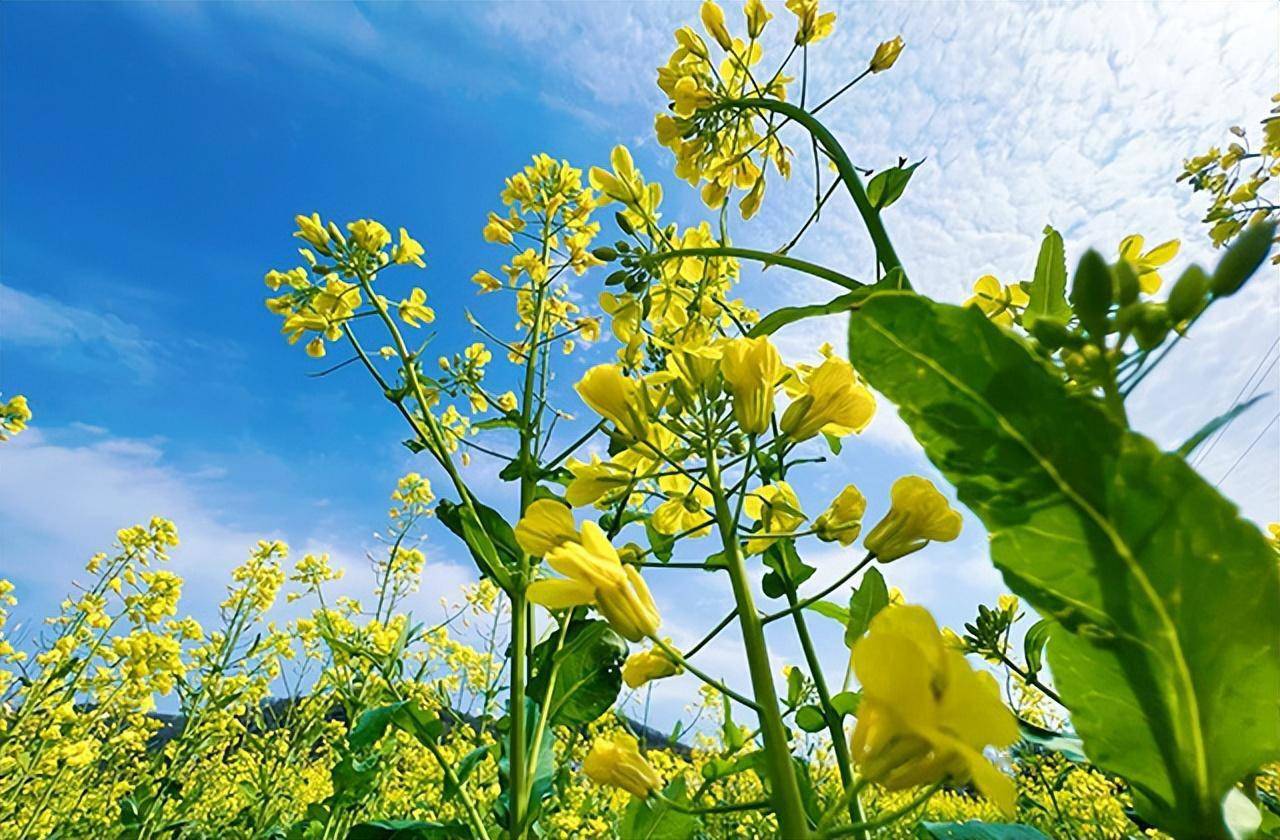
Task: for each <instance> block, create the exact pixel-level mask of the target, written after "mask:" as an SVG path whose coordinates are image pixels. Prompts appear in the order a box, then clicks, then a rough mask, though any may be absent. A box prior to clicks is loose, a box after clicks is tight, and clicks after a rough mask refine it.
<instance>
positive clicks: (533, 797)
mask: <svg viewBox="0 0 1280 840" xmlns="http://www.w3.org/2000/svg"><path fill="white" fill-rule="evenodd" d="M538 714H539V709H538V704H537V703H536V702H534V700H533V698H531V697H527V696H526V697H525V698H524V719H525V721H526V722H527V724H528V725H527V726H526V727H525V744H524V750H525V755H531V754H532V753H533V752H534V750H531V749H530V747H531V746H533V738H534V729H535V725H534V721H537V719H538ZM503 720H504V721H506V722H508V723H509V722H510V718H504V719H503ZM555 740H556V736H555V730H554V729H552V728H551V727H550V726H548V727H545V728H544V729H543V730H542V742H541V743H540V744H539V745H538V749H537V767H536V768H535V769H533V770H532V771H529V768H528V765H526V772H532V774H533V784H532V785H531V786H530V797H529V806H530V813H531V814H536V813H537V811H538V810H539V809H540V808H541V807H542V800H544V799H546V798H547V797H548V796H550V795H551V791H552V780H553V779H554V778H555V774H556V754H555ZM498 743H499V748H500V749H501V754H500V755H499V756H498V782H499V784H500V785H501V787H502V792H501V793H500V794H498V798H497V799H496V800H495V801H494V803H493V813H494V816H495V817H496V818H497V821H498V822H499V823H500V824H503V825H505V824H507V823H508V821H509V820H510V815H511V810H510V809H511V728H510V726H508V727H507V728H506V731H505V732H504V733H503V736H502V740H501V741H499V742H498Z"/></svg>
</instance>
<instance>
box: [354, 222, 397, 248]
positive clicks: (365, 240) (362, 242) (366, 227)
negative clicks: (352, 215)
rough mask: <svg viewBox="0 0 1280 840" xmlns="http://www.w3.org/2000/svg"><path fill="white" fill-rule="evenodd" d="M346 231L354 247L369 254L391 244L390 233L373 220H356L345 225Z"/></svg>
mask: <svg viewBox="0 0 1280 840" xmlns="http://www.w3.org/2000/svg"><path fill="white" fill-rule="evenodd" d="M347 231H348V232H349V233H350V234H351V238H352V239H353V240H354V241H355V243H356V245H357V246H358V247H360V248H363V249H364V250H365V251H367V252H369V253H370V254H376V253H378V252H379V251H381V250H382V249H383V248H385V247H387V246H388V245H390V244H391V231H389V230H387V229H386V228H385V227H383V226H382V224H381V223H380V222H375V221H374V220H373V219H357V220H355V221H354V222H348V223H347Z"/></svg>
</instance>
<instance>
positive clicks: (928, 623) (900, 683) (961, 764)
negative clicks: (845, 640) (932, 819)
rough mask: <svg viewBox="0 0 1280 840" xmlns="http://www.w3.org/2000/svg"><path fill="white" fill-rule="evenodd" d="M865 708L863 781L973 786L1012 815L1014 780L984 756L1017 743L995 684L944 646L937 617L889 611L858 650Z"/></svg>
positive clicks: (861, 719) (904, 609)
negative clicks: (992, 749) (988, 750)
mask: <svg viewBox="0 0 1280 840" xmlns="http://www.w3.org/2000/svg"><path fill="white" fill-rule="evenodd" d="M853 669H854V673H855V674H856V675H857V677H858V681H859V682H860V683H861V684H862V702H861V705H860V706H859V708H858V722H857V726H856V727H855V728H854V731H853V737H852V743H851V746H852V751H853V758H854V760H855V761H856V762H857V763H858V764H859V765H860V767H861V770H862V774H863V776H864V777H865V778H867V779H869V780H871V781H873V782H876V783H878V784H880V785H883V786H884V787H885V788H887V789H889V790H902V789H906V788H911V787H916V786H918V785H926V784H932V783H935V782H941V781H950V782H952V783H959V784H963V783H965V782H968V781H970V780H972V781H973V783H974V784H975V785H976V786H977V788H978V790H979V791H981V792H982V793H983V794H984V795H985V796H987V797H988V798H990V799H991V800H992V801H994V802H995V803H996V804H997V805H998V806H999V807H1000V808H1001V810H1002V811H1004V812H1005V813H1006V814H1008V815H1012V813H1013V807H1014V786H1013V780H1012V779H1010V778H1008V777H1007V776H1005V775H1004V774H1002V773H1001V772H1000V771H999V770H997V769H996V768H995V767H994V766H992V765H991V764H990V763H988V762H987V761H986V759H984V758H983V756H982V750H983V749H985V748H986V747H988V746H995V747H1005V746H1008V745H1009V744H1011V743H1013V742H1014V740H1016V739H1017V737H1018V727H1017V724H1016V723H1015V721H1014V718H1013V714H1012V713H1011V712H1010V711H1009V710H1008V709H1007V708H1005V706H1004V704H1003V703H1002V702H1001V701H1000V689H999V686H998V685H997V684H996V681H995V679H994V678H993V677H992V676H991V675H990V674H988V673H986V672H985V671H974V670H973V669H972V668H970V667H969V664H968V663H967V662H965V660H964V657H963V656H962V655H961V654H960V653H959V652H957V651H956V650H955V649H953V648H951V647H949V646H948V645H947V642H946V640H945V639H944V637H943V635H942V634H941V633H940V632H939V631H938V625H937V624H936V623H935V622H934V620H933V617H932V616H931V615H929V613H928V611H927V610H925V609H924V608H923V607H919V606H915V605H907V606H889V607H886V608H885V609H884V610H882V611H881V612H880V613H879V614H878V615H877V616H876V617H875V618H874V619H872V621H871V626H870V632H869V633H868V634H867V636H866V637H864V638H863V639H861V640H859V641H858V642H857V643H856V644H855V645H854V648H853Z"/></svg>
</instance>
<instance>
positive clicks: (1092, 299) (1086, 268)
mask: <svg viewBox="0 0 1280 840" xmlns="http://www.w3.org/2000/svg"><path fill="white" fill-rule="evenodd" d="M1071 307H1072V308H1073V309H1074V310H1075V312H1076V317H1078V318H1079V319H1080V323H1081V324H1084V327H1085V329H1087V330H1088V331H1089V332H1090V333H1091V334H1093V335H1094V336H1095V337H1097V336H1103V335H1106V332H1107V310H1109V309H1110V308H1111V271H1110V270H1109V269H1108V268H1107V261H1106V260H1104V259H1103V258H1102V255H1101V254H1099V253H1098V252H1097V251H1094V250H1092V249H1090V250H1089V251H1087V252H1085V255H1084V256H1083V257H1081V258H1080V263H1079V264H1078V265H1077V266H1076V276H1075V281H1074V282H1073V283H1072V284H1071Z"/></svg>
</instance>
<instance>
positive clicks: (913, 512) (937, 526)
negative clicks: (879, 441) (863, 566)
mask: <svg viewBox="0 0 1280 840" xmlns="http://www.w3.org/2000/svg"><path fill="white" fill-rule="evenodd" d="M889 501H890V503H891V507H890V508H889V512H888V513H886V514H885V515H884V518H883V519H881V520H880V521H879V522H877V523H876V526H875V527H874V528H872V529H871V533H869V534H867V538H866V539H865V540H864V541H863V543H862V544H863V545H864V546H866V548H867V551H870V552H872V553H873V554H875V555H876V560H878V561H879V562H881V563H888V562H890V561H892V560H897V559H898V558H899V557H903V556H905V555H907V554H910V553H912V552H913V551H919V550H920V549H922V548H924V547H925V545H927V544H928V543H929V542H931V541H936V542H950V541H951V540H954V539H955V538H956V537H958V536H960V526H961V524H962V523H963V520H962V519H961V517H960V514H959V512H957V511H955V510H953V509H952V507H951V505H950V504H948V503H947V498H946V496H943V495H942V494H941V493H939V492H938V488H936V487H934V486H933V482H931V481H929V479H927V478H921V477H920V476H918V475H907V476H903V477H902V478H900V479H898V480H897V481H895V482H894V483H893V487H892V488H890V490H889Z"/></svg>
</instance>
